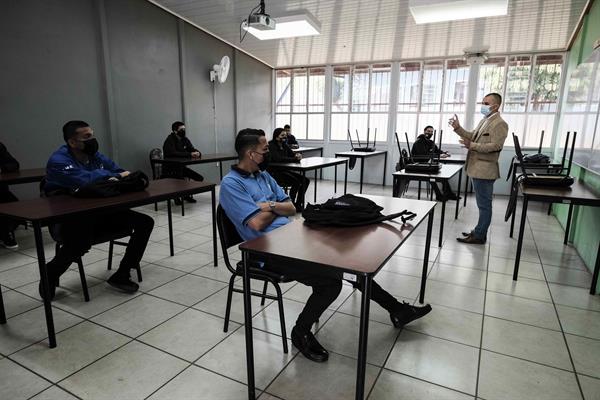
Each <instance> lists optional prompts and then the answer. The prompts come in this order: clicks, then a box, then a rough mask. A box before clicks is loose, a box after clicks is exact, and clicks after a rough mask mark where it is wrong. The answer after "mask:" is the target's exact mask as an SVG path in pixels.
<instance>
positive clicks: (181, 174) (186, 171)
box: [162, 167, 204, 182]
mask: <svg viewBox="0 0 600 400" xmlns="http://www.w3.org/2000/svg"><path fill="white" fill-rule="evenodd" d="M162 178H177V179H185V178H188V179H191V180H193V181H198V182H202V181H203V180H204V177H203V176H202V175H200V174H199V173H197V172H196V171H194V170H193V169H191V168H187V167H181V168H178V167H169V168H165V169H164V171H163V174H162Z"/></svg>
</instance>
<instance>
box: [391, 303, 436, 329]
mask: <svg viewBox="0 0 600 400" xmlns="http://www.w3.org/2000/svg"><path fill="white" fill-rule="evenodd" d="M430 311H431V305H429V304H425V305H424V306H423V307H415V306H411V305H410V304H408V303H407V302H405V301H403V302H402V304H401V305H400V307H399V308H398V310H396V311H394V312H391V313H390V319H391V320H392V324H394V327H396V328H402V327H403V326H404V325H406V324H408V323H409V322H411V321H414V320H415V319H419V318H421V317H423V316H425V315H427V314H429V312H430Z"/></svg>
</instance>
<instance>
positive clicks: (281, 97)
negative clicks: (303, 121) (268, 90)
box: [275, 69, 292, 112]
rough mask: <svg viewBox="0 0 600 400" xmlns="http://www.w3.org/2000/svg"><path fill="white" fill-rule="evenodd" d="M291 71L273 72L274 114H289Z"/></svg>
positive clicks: (280, 70)
mask: <svg viewBox="0 0 600 400" xmlns="http://www.w3.org/2000/svg"><path fill="white" fill-rule="evenodd" d="M291 82H292V71H291V70H289V69H279V70H277V71H275V104H276V105H277V108H276V110H275V112H290V100H291V96H290V94H291V85H290V84H291Z"/></svg>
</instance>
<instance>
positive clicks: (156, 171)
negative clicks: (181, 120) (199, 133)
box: [148, 147, 185, 217]
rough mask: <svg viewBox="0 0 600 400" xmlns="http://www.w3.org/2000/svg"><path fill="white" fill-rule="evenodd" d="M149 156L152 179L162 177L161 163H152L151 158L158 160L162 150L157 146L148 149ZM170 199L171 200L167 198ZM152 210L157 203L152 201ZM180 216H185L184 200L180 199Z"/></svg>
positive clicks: (161, 156) (156, 208) (155, 209)
mask: <svg viewBox="0 0 600 400" xmlns="http://www.w3.org/2000/svg"><path fill="white" fill-rule="evenodd" d="M148 158H150V168H151V169H152V180H156V179H161V178H163V172H162V164H154V163H153V162H152V160H160V159H161V158H163V151H162V150H161V149H159V148H158V147H156V148H154V149H152V150H150V154H149V156H148ZM167 201H171V200H167ZM154 211H158V203H154ZM181 216H182V217H184V216H185V206H184V201H183V199H181Z"/></svg>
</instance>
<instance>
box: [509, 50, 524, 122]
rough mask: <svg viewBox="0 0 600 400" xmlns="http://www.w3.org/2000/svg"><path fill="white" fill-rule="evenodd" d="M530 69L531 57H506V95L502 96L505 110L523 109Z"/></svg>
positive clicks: (521, 110)
mask: <svg viewBox="0 0 600 400" xmlns="http://www.w3.org/2000/svg"><path fill="white" fill-rule="evenodd" d="M530 71H531V57H529V56H512V57H510V58H509V59H508V72H507V74H508V76H507V79H506V95H505V98H504V111H505V112H514V111H517V112H524V111H525V103H526V101H527V90H528V89H529V72H530ZM509 126H510V125H509Z"/></svg>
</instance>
